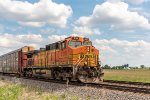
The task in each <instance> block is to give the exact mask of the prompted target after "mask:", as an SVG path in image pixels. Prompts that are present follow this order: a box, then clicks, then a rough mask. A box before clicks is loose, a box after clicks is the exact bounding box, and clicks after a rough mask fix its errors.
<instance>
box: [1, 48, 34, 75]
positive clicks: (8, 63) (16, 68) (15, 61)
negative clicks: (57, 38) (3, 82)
mask: <svg viewBox="0 0 150 100" xmlns="http://www.w3.org/2000/svg"><path fill="white" fill-rule="evenodd" d="M32 50H34V48H33V47H31V46H24V47H22V48H20V49H17V50H14V51H12V52H9V53H7V54H4V55H2V56H0V72H1V73H8V74H20V73H21V72H22V71H23V68H24V67H26V66H27V56H26V53H27V52H28V51H32Z"/></svg>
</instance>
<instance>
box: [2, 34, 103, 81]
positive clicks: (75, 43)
mask: <svg viewBox="0 0 150 100" xmlns="http://www.w3.org/2000/svg"><path fill="white" fill-rule="evenodd" d="M99 55H100V54H99V50H98V49H96V48H95V47H94V46H93V45H92V42H91V41H90V40H89V38H84V37H74V36H70V37H67V38H65V39H64V40H62V41H58V42H55V43H52V44H48V45H46V46H45V48H40V49H39V50H35V49H34V48H33V47H32V46H24V47H22V48H20V49H18V50H15V51H12V52H9V53H7V54H4V55H2V56H0V72H1V73H3V74H15V75H19V76H25V77H44V78H46V79H57V80H70V81H80V82H83V83H95V82H101V81H103V79H102V78H103V74H104V73H103V71H102V68H101V65H100V61H99Z"/></svg>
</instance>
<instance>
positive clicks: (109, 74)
mask: <svg viewBox="0 0 150 100" xmlns="http://www.w3.org/2000/svg"><path fill="white" fill-rule="evenodd" d="M104 79H105V80H118V81H131V82H145V83H150V69H126V70H114V69H104Z"/></svg>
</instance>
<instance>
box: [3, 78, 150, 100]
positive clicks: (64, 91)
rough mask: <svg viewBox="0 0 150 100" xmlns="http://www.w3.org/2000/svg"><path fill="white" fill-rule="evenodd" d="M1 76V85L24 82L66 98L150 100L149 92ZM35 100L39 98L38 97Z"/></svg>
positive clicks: (68, 99)
mask: <svg viewBox="0 0 150 100" xmlns="http://www.w3.org/2000/svg"><path fill="white" fill-rule="evenodd" d="M0 78H1V79H4V80H1V81H0V86H2V85H4V84H7V83H8V82H10V83H13V84H16V83H17V84H22V85H25V86H27V87H28V88H31V89H33V88H36V89H37V90H40V91H41V92H42V93H52V94H56V95H64V96H65V100H72V98H73V97H76V98H75V99H74V100H150V95H149V94H139V93H132V92H123V91H116V90H108V89H104V88H94V87H86V86H73V85H68V86H67V85H65V84H59V83H50V82H42V81H37V80H29V79H22V78H16V77H8V76H0ZM24 100H26V99H24ZM33 100H37V98H36V99H33ZM39 100H42V99H39ZM45 100H55V99H45ZM60 100H61V99H60ZM62 100H63V99H62Z"/></svg>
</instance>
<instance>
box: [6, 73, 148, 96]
mask: <svg viewBox="0 0 150 100" xmlns="http://www.w3.org/2000/svg"><path fill="white" fill-rule="evenodd" d="M7 76H8V75H7ZM11 77H13V76H11ZM21 78H24V79H32V80H38V81H45V82H52V83H59V84H67V85H68V86H69V85H75V86H87V87H94V88H105V89H110V90H119V91H125V92H134V93H144V94H150V83H141V82H126V81H113V80H111V81H107V80H105V81H104V82H102V83H88V84H85V83H79V82H72V81H70V82H69V83H68V82H66V81H60V80H47V79H44V78H28V77H21ZM125 84H126V85H125ZM139 85H140V87H139ZM142 86H143V87H142Z"/></svg>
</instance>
